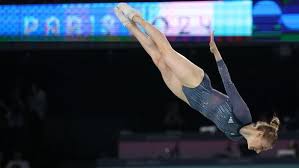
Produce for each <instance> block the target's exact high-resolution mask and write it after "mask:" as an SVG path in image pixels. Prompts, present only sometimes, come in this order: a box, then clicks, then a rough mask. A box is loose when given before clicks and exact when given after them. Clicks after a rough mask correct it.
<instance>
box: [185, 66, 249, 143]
mask: <svg viewBox="0 0 299 168" xmlns="http://www.w3.org/2000/svg"><path fill="white" fill-rule="evenodd" d="M217 66H218V70H219V73H220V76H221V78H222V82H223V84H224V88H225V91H226V93H227V95H225V94H223V93H221V92H219V91H217V90H215V89H213V88H212V86H211V82H210V79H209V76H208V75H207V74H205V76H204V78H203V81H202V82H201V83H200V84H199V85H198V86H197V87H195V88H189V87H186V86H183V88H182V90H183V92H184V94H185V95H186V98H187V100H188V102H189V104H190V106H191V107H192V108H193V109H195V110H197V111H199V112H200V113H201V114H203V115H204V116H205V117H206V118H208V119H210V120H211V121H212V122H213V123H214V124H215V125H216V126H217V128H218V129H220V130H221V131H222V132H223V133H224V134H225V135H226V136H227V137H228V138H230V139H232V140H236V141H237V140H241V139H243V137H242V135H241V134H240V133H239V130H240V129H241V128H242V127H243V126H245V125H247V124H250V123H251V122H252V118H251V114H250V111H249V109H248V107H247V105H246V103H245V102H244V101H243V99H242V97H241V96H240V94H239V92H238V90H237V89H236V87H235V85H234V84H233V82H232V80H231V78H230V75H229V72H228V69H227V67H226V65H225V63H224V61H223V60H220V61H217Z"/></svg>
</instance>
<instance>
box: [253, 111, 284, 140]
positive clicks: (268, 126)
mask: <svg viewBox="0 0 299 168" xmlns="http://www.w3.org/2000/svg"><path fill="white" fill-rule="evenodd" d="M279 125H280V121H279V118H278V117H276V116H273V118H272V120H271V121H270V123H266V122H261V123H260V124H258V125H257V130H260V131H263V132H264V134H263V138H265V139H266V140H267V141H268V142H269V143H270V144H271V145H273V144H275V142H276V141H277V138H278V134H277V132H278V129H279Z"/></svg>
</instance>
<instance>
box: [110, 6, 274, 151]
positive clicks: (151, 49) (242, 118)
mask: <svg viewBox="0 0 299 168" xmlns="http://www.w3.org/2000/svg"><path fill="white" fill-rule="evenodd" d="M114 12H115V14H116V16H117V17H118V18H119V20H120V21H121V22H122V24H123V25H124V26H125V27H127V28H128V29H129V31H130V32H131V33H132V34H133V35H134V36H135V37H136V39H137V40H138V41H139V42H140V44H141V45H142V47H143V48H144V49H145V51H146V52H147V53H148V54H149V55H150V57H151V58H152V60H153V62H154V64H155V65H156V66H157V68H158V69H159V70H160V72H161V75H162V78H163V80H164V82H165V83H166V85H167V87H168V88H169V89H170V90H171V91H172V92H173V93H174V94H175V95H176V96H177V97H178V98H180V99H181V100H183V101H184V102H186V103H187V104H188V105H189V106H191V107H192V108H193V109H195V110H197V111H199V112H200V113H201V114H203V115H204V116H205V117H206V118H208V119H210V120H211V121H212V122H213V123H214V124H215V125H216V126H217V128H218V129H220V130H221V131H222V132H223V133H224V134H225V135H226V136H227V137H228V138H230V139H232V140H236V141H237V140H241V139H243V138H245V139H246V141H247V144H248V149H250V150H254V151H256V153H260V152H261V151H266V150H269V149H271V148H272V145H273V144H274V143H275V142H276V140H277V137H278V135H277V132H278V127H279V124H280V121H279V119H278V118H277V117H275V116H273V118H272V120H271V122H270V123H267V122H264V121H258V122H252V118H251V114H250V111H249V109H248V107H247V105H246V103H245V102H244V101H243V99H242V97H241V96H240V95H239V93H238V91H237V89H236V87H235V85H234V84H233V82H232V81H231V78H230V75H229V72H228V69H227V67H226V65H225V63H224V61H223V59H222V57H221V55H220V53H219V51H218V49H217V46H216V44H215V42H214V33H211V36H210V51H211V52H212V53H213V55H214V57H215V59H216V62H217V66H218V70H219V73H220V76H221V78H222V82H223V84H224V87H225V91H226V93H227V95H225V94H222V93H221V92H219V91H217V90H215V89H213V88H212V86H211V84H210V79H209V77H208V75H207V74H206V73H205V72H204V71H203V70H202V69H201V68H200V67H198V66H196V65H195V64H193V63H192V62H190V61H189V60H188V59H186V58H185V57H184V56H183V55H181V54H180V53H178V52H176V51H175V50H174V49H173V48H172V47H171V45H170V43H169V42H168V40H167V39H166V37H165V35H164V34H162V33H161V32H160V31H159V30H158V29H156V28H155V27H154V26H153V25H151V24H150V23H148V22H147V21H145V20H144V19H143V18H142V17H141V15H140V14H139V13H138V12H137V11H136V10H135V9H133V8H132V7H130V6H129V5H128V4H126V3H120V4H118V5H117V6H116V7H115V8H114ZM137 24H138V25H140V26H141V27H142V28H143V29H144V30H145V32H146V33H143V32H142V31H141V30H140V29H139V27H138V26H137Z"/></svg>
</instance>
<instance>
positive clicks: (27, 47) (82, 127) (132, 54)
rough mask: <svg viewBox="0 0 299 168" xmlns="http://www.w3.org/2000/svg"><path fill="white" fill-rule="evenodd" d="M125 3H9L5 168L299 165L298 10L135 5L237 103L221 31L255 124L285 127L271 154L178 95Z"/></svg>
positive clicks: (4, 47)
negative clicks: (128, 19)
mask: <svg viewBox="0 0 299 168" xmlns="http://www.w3.org/2000/svg"><path fill="white" fill-rule="evenodd" d="M117 2H120V1H109V0H106V1H99V0H96V1H91V0H89V1H83V0H25V1H24V0H22V1H21V0H9V1H8V0H4V1H1V4H0V41H1V42H0V55H1V56H0V78H1V82H0V125H1V126H0V129H1V130H0V134H1V135H0V167H5V168H29V167H31V168H41V167H49V168H52V167H58V168H69V167H72V168H81V167H82V168H83V167H84V168H98V167H108V168H109V167H162V168H163V167H168V168H171V167H176V168H189V167H197V168H198V167H208V168H209V167H213V168H216V167H244V168H245V167H251V168H252V167H254V168H258V167H263V168H265V167H285V168H291V167H298V166H299V160H298V159H299V146H298V145H299V102H298V100H299V99H298V95H299V89H298V85H299V83H298V74H299V73H298V69H299V68H298V65H299V64H298V58H297V56H298V55H299V1H298V0H282V1H276V0H260V1H251V0H248V1H243V0H234V1H195V0H194V1H163V2H161V1H159V2H158V1H156V2H154V1H143V0H139V1H138V2H134V1H133V2H130V5H132V6H133V7H135V8H137V9H138V10H139V11H140V13H141V14H142V15H143V16H144V18H145V19H146V20H148V21H149V22H150V23H152V24H154V25H155V26H156V27H157V28H159V29H160V30H161V31H162V32H163V33H165V34H166V35H167V37H168V39H169V40H170V41H171V44H172V45H173V47H174V48H175V49H176V50H177V51H178V52H180V53H181V54H183V55H184V56H185V57H187V58H188V59H189V60H191V61H192V62H193V63H195V64H196V65H198V66H200V67H202V68H203V69H204V70H205V72H206V73H207V74H208V75H209V76H210V78H211V81H212V85H213V87H214V88H215V89H217V90H220V91H221V92H224V93H225V91H224V88H223V84H222V81H221V78H220V76H219V73H218V71H217V66H216V63H215V60H214V58H213V56H212V55H211V54H210V51H209V46H208V39H209V31H210V30H211V29H212V30H215V35H216V43H217V44H218V47H219V50H220V52H221V54H222V56H223V58H224V60H225V62H226V64H227V66H228V69H229V71H230V74H231V76H232V79H233V81H234V83H235V85H236V86H237V88H238V90H239V92H240V94H241V95H242V97H243V99H244V100H245V101H246V103H247V104H248V106H249V108H250V109H251V113H252V117H253V119H254V121H257V120H264V121H269V120H270V119H271V118H272V116H273V114H276V115H277V116H278V117H279V118H280V120H281V122H282V123H281V128H280V131H279V140H278V142H277V144H276V145H275V146H274V148H273V149H272V150H270V151H267V152H264V153H261V154H259V155H257V154H255V153H254V152H252V151H249V150H248V149H247V144H243V143H239V142H232V141H230V140H229V139H227V138H226V137H225V136H224V135H223V134H222V133H221V132H220V131H219V130H217V128H216V127H215V126H214V125H213V123H211V122H210V121H209V120H207V119H206V118H204V117H203V116H202V115H201V114H200V113H199V112H197V111H195V110H193V109H192V108H190V107H189V106H188V105H187V104H185V103H183V102H182V101H180V100H179V99H178V98H176V97H175V96H174V95H173V94H172V93H171V92H170V90H168V88H167V87H166V85H165V84H164V83H163V80H162V78H161V75H160V73H159V71H158V69H157V68H156V67H155V66H154V64H153V63H152V61H151V59H150V57H149V56H148V54H147V53H146V52H145V51H144V50H143V48H142V47H141V46H140V44H139V43H137V42H136V40H135V39H134V38H132V37H131V35H130V33H129V32H128V31H127V30H126V29H125V27H123V26H122V25H121V24H120V22H119V21H118V20H117V18H116V17H115V15H114V13H113V7H114V6H115V5H116V4H117ZM122 2H124V1H122Z"/></svg>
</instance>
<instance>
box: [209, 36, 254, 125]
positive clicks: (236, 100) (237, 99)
mask: <svg viewBox="0 0 299 168" xmlns="http://www.w3.org/2000/svg"><path fill="white" fill-rule="evenodd" d="M210 51H211V52H212V53H213V54H214V57H215V59H216V62H217V66H218V71H219V73H220V76H221V79H222V82H223V84H224V88H225V91H226V93H227V95H228V97H229V99H230V102H231V104H232V106H233V112H234V114H235V115H236V117H237V118H238V119H239V120H240V121H242V122H243V123H250V122H251V121H252V118H251V114H250V111H249V108H248V107H247V104H246V103H245V102H244V100H243V99H242V97H241V96H240V94H239V92H238V90H237V88H236V87H235V85H234V83H233V82H232V80H231V77H230V75H229V72H228V69H227V67H226V65H225V63H224V61H223V59H222V57H221V54H220V52H219V51H218V48H217V46H216V44H215V42H214V33H213V32H212V33H211V38H210Z"/></svg>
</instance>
